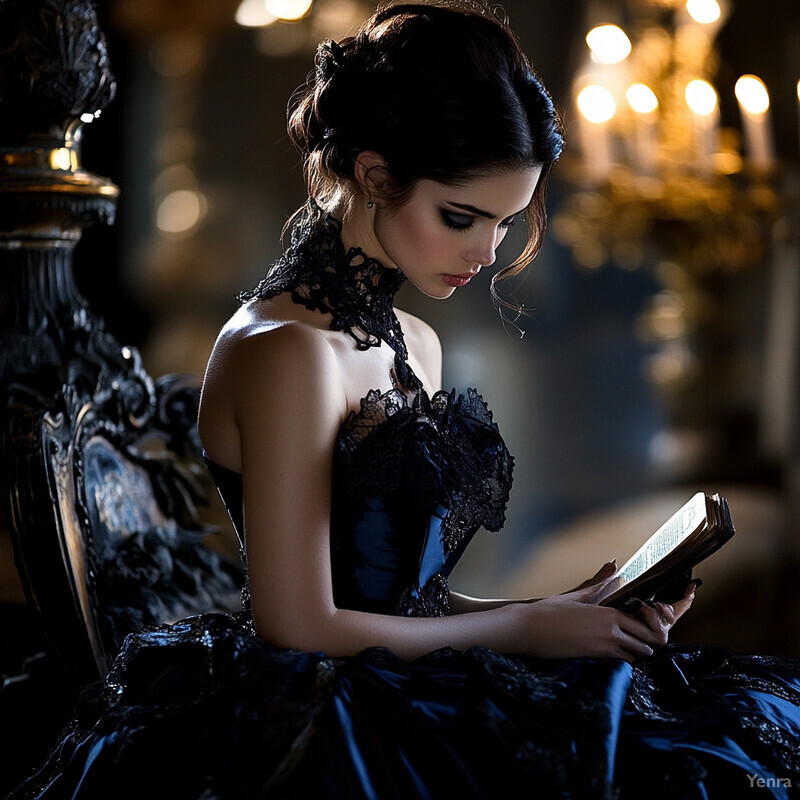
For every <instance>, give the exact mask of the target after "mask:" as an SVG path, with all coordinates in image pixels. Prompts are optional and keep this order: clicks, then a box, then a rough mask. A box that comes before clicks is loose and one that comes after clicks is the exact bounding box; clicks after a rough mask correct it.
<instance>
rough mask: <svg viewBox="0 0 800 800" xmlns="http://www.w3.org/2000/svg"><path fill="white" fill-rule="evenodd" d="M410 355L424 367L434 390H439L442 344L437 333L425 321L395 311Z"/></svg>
mask: <svg viewBox="0 0 800 800" xmlns="http://www.w3.org/2000/svg"><path fill="white" fill-rule="evenodd" d="M395 311H396V313H397V318H398V320H400V326H401V327H402V328H403V335H404V337H405V340H406V347H407V348H408V352H409V355H410V356H411V358H412V359H413V360H415V361H417V362H418V363H419V364H421V365H422V368H423V372H424V373H425V374H426V375H427V376H429V379H430V382H431V383H432V384H433V385H434V388H438V384H439V383H440V381H441V373H442V343H441V341H440V340H439V335H438V334H437V333H436V331H435V330H434V329H433V328H432V327H431V326H430V325H429V324H428V323H427V322H425V321H424V320H422V319H420V318H419V317H416V316H414V315H413V314H409V313H408V312H407V311H403V310H401V309H399V308H398V309H395Z"/></svg>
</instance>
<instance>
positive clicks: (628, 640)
mask: <svg viewBox="0 0 800 800" xmlns="http://www.w3.org/2000/svg"><path fill="white" fill-rule="evenodd" d="M619 648H620V658H624V659H625V660H626V661H633V660H634V659H636V658H647V656H651V655H653V647H652V646H651V645H650V644H648V643H647V642H645V641H642V640H641V639H639V638H638V637H637V636H632V635H630V634H628V633H625V632H622V633H621V635H620V639H619Z"/></svg>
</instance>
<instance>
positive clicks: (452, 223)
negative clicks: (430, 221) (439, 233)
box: [439, 208, 472, 231]
mask: <svg viewBox="0 0 800 800" xmlns="http://www.w3.org/2000/svg"><path fill="white" fill-rule="evenodd" d="M439 214H440V215H441V217H442V222H443V223H444V224H445V226H446V227H448V228H450V230H453V231H467V230H469V229H470V228H471V227H472V217H470V216H469V215H468V214H458V213H456V212H453V211H448V210H447V209H445V208H442V209H439ZM458 218H461V219H466V220H469V222H458V221H457V220H458Z"/></svg>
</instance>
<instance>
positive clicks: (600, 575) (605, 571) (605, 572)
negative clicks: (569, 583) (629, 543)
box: [564, 558, 617, 594]
mask: <svg viewBox="0 0 800 800" xmlns="http://www.w3.org/2000/svg"><path fill="white" fill-rule="evenodd" d="M616 571H617V559H616V558H614V559H612V560H611V561H606V563H605V564H603V566H602V567H600V569H599V570H597V572H595V574H594V575H592V577H591V578H587V579H586V580H585V581H584V582H583V583H579V584H578V585H577V586H576V587H574V588H573V589H570V590H569V591H568V592H564V594H569V592H577V591H578V590H579V589H585V588H586V587H587V586H594V585H595V584H597V583H600V581H604V580H606V578H610V577H611V576H612V575H613V574H614V573H615V572H616Z"/></svg>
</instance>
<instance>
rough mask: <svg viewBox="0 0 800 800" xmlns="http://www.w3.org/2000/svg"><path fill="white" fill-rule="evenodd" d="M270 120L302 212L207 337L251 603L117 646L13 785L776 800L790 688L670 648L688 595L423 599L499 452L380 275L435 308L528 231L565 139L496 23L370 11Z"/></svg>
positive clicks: (536, 225) (223, 472) (463, 537)
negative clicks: (608, 600)
mask: <svg viewBox="0 0 800 800" xmlns="http://www.w3.org/2000/svg"><path fill="white" fill-rule="evenodd" d="M289 132H290V134H291V136H292V138H293V140H294V141H295V143H296V144H297V145H298V147H299V149H300V151H301V153H302V154H303V157H304V163H305V169H306V178H307V182H308V187H309V196H310V199H309V201H308V203H307V204H306V206H305V207H304V208H303V209H301V210H300V211H299V212H298V214H297V216H296V217H295V219H294V220H293V222H292V227H291V231H292V232H291V243H290V245H289V246H288V248H287V250H286V252H285V254H284V256H283V257H282V258H281V259H280V260H279V261H278V263H277V264H276V265H275V266H274V267H273V269H272V270H271V271H270V272H269V273H268V274H267V276H266V277H265V278H264V280H263V281H262V282H261V283H260V284H259V286H258V287H256V289H254V290H253V291H251V292H247V293H245V294H244V295H243V297H242V299H243V301H244V302H243V304H242V306H241V308H240V309H239V311H238V312H237V313H236V314H235V315H234V317H233V318H232V319H231V320H230V322H229V323H228V324H227V325H226V326H225V328H224V329H223V331H222V332H221V334H220V336H219V339H218V341H217V343H216V346H215V348H214V351H213V353H212V356H211V359H210V361H209V365H208V370H207V374H206V378H205V382H204V386H203V393H202V402H201V409H200V416H199V431H200V436H201V439H202V441H203V444H204V447H205V451H206V456H207V460H208V466H209V469H210V471H211V473H212V475H213V476H214V478H215V480H216V481H217V484H218V486H219V488H220V491H221V493H222V495H223V498H224V499H225V501H226V504H227V506H228V508H229V511H230V513H231V517H232V519H233V521H234V524H235V527H236V529H237V531H238V532H239V533H240V536H241V538H242V541H243V552H244V556H245V558H246V563H247V566H248V574H249V586H248V591H247V592H246V596H245V611H244V612H243V614H242V616H241V618H239V619H231V618H229V617H226V616H223V615H207V616H203V617H196V618H192V619H190V620H187V621H185V622H183V623H179V624H177V625H174V626H170V627H165V628H163V629H159V630H156V631H151V632H144V633H142V634H139V635H136V636H133V637H129V639H128V640H127V642H126V645H125V647H124V648H123V652H122V653H121V655H120V657H119V658H118V659H117V662H116V664H115V666H114V669H113V670H112V672H111V674H110V676H109V678H108V679H107V681H106V698H105V701H104V702H103V703H99V705H98V708H93V707H92V706H91V705H88V706H86V707H85V708H84V709H82V711H81V715H80V716H79V717H78V718H77V719H76V720H75V722H74V723H73V725H72V726H71V728H70V729H69V730H68V731H67V733H66V734H65V736H64V739H63V741H62V742H61V744H60V746H59V748H58V749H57V750H56V751H55V752H54V755H53V757H52V758H51V760H50V762H49V764H48V765H46V766H45V768H43V770H42V772H41V773H40V774H39V775H38V776H37V777H36V778H34V779H32V781H31V782H29V784H28V786H27V787H25V788H24V790H23V791H22V792H21V793H20V794H19V795H18V796H19V797H60V796H70V797H72V796H80V797H83V796H86V797H93V796H106V795H107V794H109V793H111V792H113V794H114V796H116V797H120V796H124V797H127V796H140V795H141V794H142V793H143V792H144V791H147V787H148V786H149V785H150V782H151V781H152V780H153V776H154V775H159V778H158V781H159V782H158V784H157V785H158V786H159V787H160V790H161V793H162V794H163V796H170V797H204V798H216V797H226V798H227V797H232V798H242V797H342V798H351V797H353V798H361V797H366V798H379V799H380V800H383V799H384V798H416V797H420V798H422V797H425V798H439V797H445V796H447V797H450V796H460V797H497V796H499V793H500V792H502V791H508V790H509V787H510V788H511V790H512V791H513V792H514V793H515V794H516V793H521V792H525V796H541V797H579V798H588V797H615V796H621V797H641V796H642V795H643V794H644V793H645V792H646V793H647V794H649V795H651V796H654V797H658V796H665V797H666V796H669V797H671V798H675V797H731V796H738V795H739V792H742V791H743V790H744V789H752V788H753V787H754V786H756V787H757V788H758V787H762V789H763V787H769V791H770V792H772V793H773V794H774V795H775V796H786V794H787V793H788V792H790V791H791V790H792V788H793V784H796V782H797V781H800V765H799V764H798V757H797V755H796V753H795V747H794V741H795V737H796V736H797V735H798V733H800V680H798V673H800V670H798V669H797V666H796V665H790V664H786V665H779V664H778V662H777V661H776V660H775V659H762V658H756V657H752V658H741V657H740V658H734V657H733V656H730V655H728V654H725V653H720V652H719V651H716V650H701V649H693V650H690V649H687V648H679V647H676V646H674V645H673V646H665V645H666V643H667V638H668V633H669V630H670V628H671V627H672V625H673V624H674V623H675V621H676V620H677V619H678V618H679V617H680V616H681V615H682V614H684V613H685V612H686V611H687V610H688V608H689V606H690V605H691V603H692V599H693V597H694V588H695V585H694V584H691V583H690V584H689V586H688V587H687V589H686V594H685V596H684V597H683V599H681V600H679V601H678V602H676V603H674V604H673V605H668V604H664V603H653V604H640V605H639V608H638V609H633V610H634V611H635V613H623V612H622V611H619V610H616V609H612V608H607V607H601V606H599V605H598V604H597V599H598V597H599V593H600V592H601V591H602V589H603V586H604V583H605V581H606V580H607V579H608V578H609V576H610V575H611V574H612V573H613V571H614V565H613V564H607V565H604V566H603V567H602V568H601V569H600V570H599V572H598V573H597V575H595V576H594V577H593V578H591V579H589V580H588V581H587V582H586V584H584V585H582V586H581V587H579V588H577V589H575V590H573V591H570V592H567V593H565V594H562V595H558V596H555V597H549V598H545V599H541V600H536V601H534V600H525V601H501V600H479V599H476V598H470V597H465V596H462V595H459V594H456V593H454V592H451V591H450V590H449V587H448V583H447V577H448V575H449V573H450V571H451V570H452V568H453V566H454V565H455V563H456V561H457V560H458V558H459V556H460V555H461V554H462V552H463V551H464V548H465V547H466V546H467V544H468V542H469V540H470V538H471V537H472V536H473V534H474V533H475V532H476V530H477V529H478V528H479V527H481V526H483V527H486V528H487V529H489V530H497V529H499V528H500V527H502V523H503V517H504V510H505V504H506V501H507V499H508V492H509V488H510V483H511V471H512V466H513V460H512V458H511V456H510V455H509V453H508V451H507V449H506V447H505V444H504V443H503V440H502V438H501V437H500V435H499V432H498V430H497V428H496V426H495V425H494V423H493V421H492V418H491V414H490V413H489V411H488V410H487V408H486V406H485V404H484V403H483V401H482V399H481V398H480V396H479V395H478V394H477V393H476V392H475V391H473V390H470V391H468V392H467V393H466V394H465V395H461V396H458V395H456V394H455V393H454V392H451V393H448V392H442V391H439V389H440V373H441V350H440V346H439V342H438V339H437V337H436V334H435V333H434V332H433V331H432V330H431V329H430V328H429V327H428V326H427V325H426V324H425V323H423V322H422V321H421V320H419V319H416V318H414V317H412V316H411V315H409V314H406V313H404V312H402V311H399V310H395V309H394V307H393V300H394V296H395V293H396V292H397V290H398V289H399V288H400V286H401V285H402V283H403V282H404V280H406V279H407V280H409V281H410V282H411V283H413V284H414V285H415V286H416V287H417V288H418V289H419V290H420V291H422V292H424V293H425V294H427V295H429V296H431V297H435V298H440V299H445V298H447V297H449V296H450V295H452V294H453V292H455V291H457V290H458V289H460V288H462V287H464V286H466V284H467V283H468V282H469V280H470V279H471V278H472V277H473V276H474V275H475V274H477V273H478V271H480V270H481V269H482V268H485V267H490V266H491V265H492V264H493V262H494V259H495V251H496V248H497V246H498V245H499V243H500V241H501V240H502V239H503V237H504V235H505V233H506V231H507V230H508V228H509V227H510V226H511V225H512V224H514V223H515V222H516V221H517V220H518V219H520V218H525V219H526V220H527V223H528V227H529V241H528V245H527V248H526V250H525V252H524V253H523V255H522V256H521V257H520V259H518V261H517V262H516V263H515V264H514V265H512V267H510V268H509V270H507V271H506V272H507V273H509V272H510V273H514V272H517V271H519V270H520V269H522V268H523V267H524V266H525V265H526V264H527V263H528V262H529V261H530V260H531V259H532V258H533V257H534V256H535V254H536V251H537V250H538V248H539V245H540V244H541V239H542V235H543V232H544V224H545V211H544V189H545V182H546V178H547V175H548V173H549V171H550V169H551V167H552V165H553V163H554V162H555V161H556V160H557V159H558V157H559V154H560V152H561V147H562V139H561V132H560V126H559V120H558V117H557V114H556V112H555V110H554V108H553V104H552V102H551V100H550V98H549V97H548V95H547V93H546V91H545V90H544V88H543V87H542V85H541V84H540V82H539V81H538V79H537V78H536V76H535V74H534V72H533V70H532V69H531V66H530V64H529V62H528V61H527V59H526V58H525V56H524V55H523V53H522V52H521V50H520V48H519V46H518V44H517V41H516V39H515V38H514V36H513V34H512V33H511V31H510V30H509V29H508V27H507V26H506V25H505V24H504V23H503V22H502V21H501V20H499V19H498V18H497V17H496V16H495V15H494V14H493V13H491V12H490V11H489V10H487V9H486V8H485V7H484V6H483V5H480V4H478V3H473V2H467V1H466V0H464V1H462V2H452V3H446V2H440V3H436V4H435V5H424V6H423V5H399V4H396V3H395V4H384V5H382V6H381V7H380V8H379V9H378V11H377V12H376V13H375V14H374V15H373V16H372V17H371V18H370V19H369V20H368V21H367V22H366V23H365V24H364V26H362V28H361V29H360V31H359V32H358V34H357V35H356V36H354V37H352V38H348V39H345V40H344V41H342V42H340V43H339V44H336V43H334V42H324V43H323V44H321V45H320V48H319V51H318V58H317V68H316V72H315V73H314V74H313V75H312V76H311V77H310V79H309V82H308V84H307V85H306V86H305V87H303V88H302V89H301V90H299V92H298V93H297V94H296V96H295V97H294V98H293V100H292V102H291V104H290V114H289ZM502 274H503V273H501V274H500V275H498V276H495V281H494V282H493V291H494V293H495V297H496V299H497V302H498V303H500V304H501V305H502V304H503V303H504V302H505V301H504V300H503V299H502V296H501V295H500V292H499V289H498V285H497V280H498V279H499V278H500V277H502ZM778 667H781V668H782V669H783V674H779V671H778ZM786 781H788V783H789V786H788V788H787V785H786V783H785V782H786ZM781 793H783V794H781ZM748 796H749V795H748Z"/></svg>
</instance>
